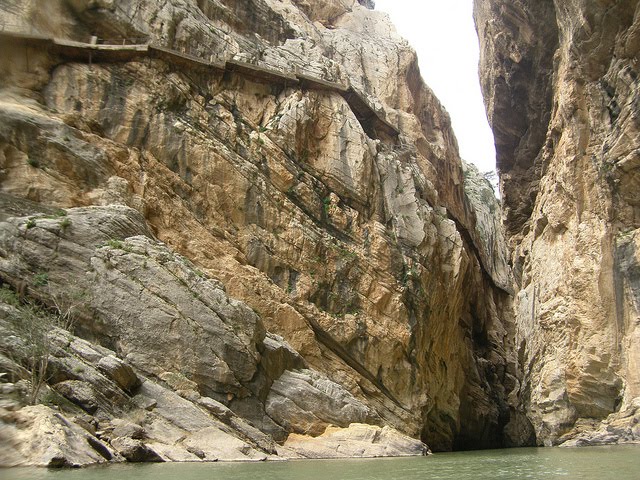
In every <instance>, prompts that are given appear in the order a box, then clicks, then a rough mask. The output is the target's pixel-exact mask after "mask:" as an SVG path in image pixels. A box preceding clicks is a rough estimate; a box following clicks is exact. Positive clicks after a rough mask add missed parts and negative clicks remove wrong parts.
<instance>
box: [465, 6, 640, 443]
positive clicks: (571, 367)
mask: <svg viewBox="0 0 640 480" xmlns="http://www.w3.org/2000/svg"><path fill="white" fill-rule="evenodd" d="M475 10H476V11H475V16H476V24H477V28H478V32H479V36H480V39H481V43H482V60H481V78H482V87H483V91H484V94H485V103H486V106H487V112H488V116H489V119H490V121H491V124H492V127H493V130H494V133H495V136H496V146H497V154H498V167H499V170H500V178H501V185H502V191H503V199H504V204H505V212H506V219H505V220H506V227H507V231H508V234H509V235H508V240H509V243H510V246H511V263H512V265H513V274H514V277H515V291H516V299H515V322H516V325H517V333H516V344H517V348H518V351H519V354H518V360H519V364H520V365H521V368H522V369H523V374H524V377H523V379H522V388H521V395H522V400H523V402H524V406H525V410H526V412H527V414H528V416H529V418H530V419H531V420H532V422H533V424H534V427H535V431H536V434H537V441H538V443H539V444H553V443H558V442H565V443H566V442H569V441H571V440H570V439H571V438H572V437H575V439H574V440H573V442H574V443H577V444H580V443H589V442H590V440H588V439H589V438H591V436H592V435H595V436H596V437H598V436H599V438H604V437H603V435H601V434H598V433H594V432H602V431H603V430H605V431H608V432H609V433H608V441H610V442H615V441H617V440H616V439H623V438H625V439H627V440H628V439H630V438H632V437H633V435H631V434H628V433H624V434H621V433H620V431H621V430H620V429H616V428H612V426H613V425H614V424H616V422H617V420H616V418H620V419H624V418H627V414H626V413H625V412H627V411H628V410H629V408H630V406H631V405H632V404H633V403H634V402H637V397H638V395H639V394H640V390H639V389H638V374H639V373H638V372H640V370H639V369H638V358H639V355H640V343H639V342H638V319H639V316H638V315H639V313H638V298H639V297H638V289H637V271H638V265H639V264H638V255H637V249H636V246H637V238H638V237H637V229H638V227H639V226H640V225H639V223H638V220H639V218H640V215H639V214H640V210H638V206H639V203H638V192H639V191H640V190H638V181H639V179H640V176H639V175H640V173H639V172H640V170H639V169H638V166H639V165H640V163H639V157H638V151H639V150H638V147H639V146H640V144H639V142H640V135H639V133H638V132H639V126H640V125H639V123H638V114H637V105H638V101H639V96H638V95H639V93H638V92H639V91H640V90H639V89H638V73H639V72H638V56H639V55H640V35H639V32H640V23H639V21H640V16H639V15H640V5H639V4H638V2H637V1H631V0H627V1H619V2H613V1H605V2H589V1H582V0H577V1H571V2H561V1H551V0H545V1H538V0H535V1H533V0H532V1H528V0H518V1H502V0H477V1H476V2H475ZM601 421H604V423H603V424H602V425H600V422H601ZM623 422H624V420H623ZM589 432H591V433H589ZM594 443H597V442H595V441H594Z"/></svg>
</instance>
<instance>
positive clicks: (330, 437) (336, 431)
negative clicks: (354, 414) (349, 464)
mask: <svg viewBox="0 0 640 480" xmlns="http://www.w3.org/2000/svg"><path fill="white" fill-rule="evenodd" d="M284 446H285V448H287V449H290V450H292V451H293V452H295V453H296V454H298V455H301V456H302V457H305V458H349V457H406V456H415V455H426V454H427V452H428V451H429V449H428V447H427V446H426V445H425V444H423V443H422V442H420V441H419V440H415V439H413V438H411V437H408V436H406V435H402V434H401V433H399V432H398V431H396V430H394V429H393V428H390V427H378V426H375V425H365V424H358V423H354V424H351V425H350V426H349V427H347V428H339V427H333V426H330V427H328V428H327V429H326V431H325V432H324V433H323V434H322V435H320V436H318V437H309V436H306V435H299V434H292V435H290V436H289V438H288V439H287V441H286V443H285V444H284Z"/></svg>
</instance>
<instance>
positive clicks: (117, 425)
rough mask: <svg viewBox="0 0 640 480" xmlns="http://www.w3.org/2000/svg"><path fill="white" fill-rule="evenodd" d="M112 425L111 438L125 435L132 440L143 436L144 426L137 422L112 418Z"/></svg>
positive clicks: (140, 438)
mask: <svg viewBox="0 0 640 480" xmlns="http://www.w3.org/2000/svg"><path fill="white" fill-rule="evenodd" d="M112 423H113V425H114V427H113V431H112V432H111V436H112V437H113V438H116V437H127V438H133V439H134V440H142V439H143V438H144V437H145V432H144V428H143V427H142V426H140V425H138V424H137V423H132V422H127V421H126V420H119V419H114V420H113V421H112Z"/></svg>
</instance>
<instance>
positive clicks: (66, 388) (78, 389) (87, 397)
mask: <svg viewBox="0 0 640 480" xmlns="http://www.w3.org/2000/svg"><path fill="white" fill-rule="evenodd" d="M54 389H55V390H56V391H57V392H58V393H59V394H60V395H62V396H64V397H65V398H67V399H68V400H70V401H72V402H73V403H75V404H76V405H78V406H79V407H80V408H82V409H83V410H84V411H86V412H87V413H89V414H94V413H96V411H97V410H98V408H99V406H100V402H99V400H98V397H97V396H96V392H95V391H94V389H93V388H92V387H91V385H89V384H88V383H86V382H82V381H80V380H65V381H64V382H60V383H56V384H55V385H54Z"/></svg>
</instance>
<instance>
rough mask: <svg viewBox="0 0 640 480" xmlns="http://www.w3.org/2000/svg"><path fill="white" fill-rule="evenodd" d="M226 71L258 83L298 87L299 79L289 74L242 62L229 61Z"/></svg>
mask: <svg viewBox="0 0 640 480" xmlns="http://www.w3.org/2000/svg"><path fill="white" fill-rule="evenodd" d="M226 70H227V71H230V72H236V73H238V74H241V75H245V76H247V77H251V78H253V79H255V80H258V81H263V82H267V83H271V82H273V83H280V84H284V85H297V84H298V79H297V78H296V76H295V75H293V74H292V73H288V72H281V71H278V70H274V69H271V68H267V67H262V66H259V65H254V64H252V63H247V62H242V61H240V60H227V62H226Z"/></svg>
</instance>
